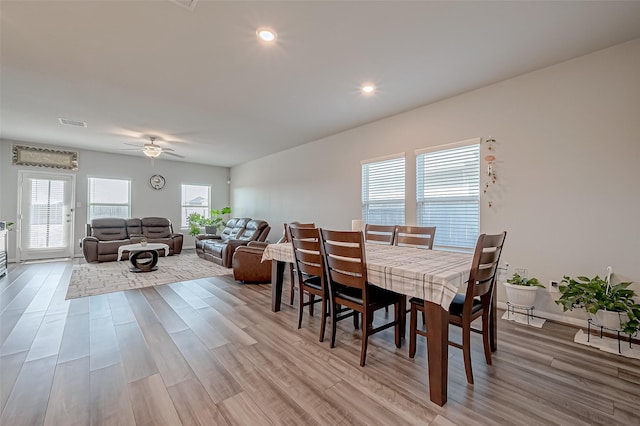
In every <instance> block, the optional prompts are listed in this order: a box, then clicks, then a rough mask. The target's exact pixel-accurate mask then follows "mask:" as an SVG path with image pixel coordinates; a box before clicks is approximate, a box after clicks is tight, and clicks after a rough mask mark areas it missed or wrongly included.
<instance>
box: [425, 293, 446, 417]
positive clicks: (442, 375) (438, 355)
mask: <svg viewBox="0 0 640 426" xmlns="http://www.w3.org/2000/svg"><path fill="white" fill-rule="evenodd" d="M424 310H425V315H426V316H427V318H426V322H427V324H426V325H427V336H429V338H427V362H428V363H429V399H431V401H432V402H435V403H436V404H438V405H439V406H441V407H442V406H443V405H444V404H446V403H447V380H448V376H449V312H448V311H446V310H445V309H443V308H442V306H440V305H439V304H436V303H433V302H427V301H426V300H425V302H424Z"/></svg>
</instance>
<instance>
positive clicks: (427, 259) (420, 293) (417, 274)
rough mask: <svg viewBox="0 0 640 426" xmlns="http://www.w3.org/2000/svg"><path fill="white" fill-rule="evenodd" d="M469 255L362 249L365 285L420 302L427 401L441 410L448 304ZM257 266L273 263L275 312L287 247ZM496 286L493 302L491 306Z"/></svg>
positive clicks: (464, 276) (493, 325)
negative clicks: (425, 357)
mask: <svg viewBox="0 0 640 426" xmlns="http://www.w3.org/2000/svg"><path fill="white" fill-rule="evenodd" d="M472 260H473V254H472V253H462V252H454V251H444V250H425V249H420V248H414V247H402V246H393V245H381V244H373V243H366V244H365V261H366V265H367V280H368V282H369V283H370V284H372V285H375V286H377V287H381V288H384V289H387V290H390V291H393V292H396V293H400V294H404V295H406V296H408V297H418V298H420V299H422V300H424V307H425V316H426V330H427V335H428V336H429V338H428V339H427V360H428V366H429V367H428V374H429V398H430V400H431V401H432V402H434V403H436V404H438V405H439V406H443V405H444V404H446V402H447V381H448V370H449V368H448V359H449V358H448V350H449V305H450V304H451V301H452V300H453V298H454V297H455V295H456V294H457V293H458V292H461V291H463V290H464V289H465V288H466V282H467V280H468V278H469V271H470V270H471V264H472ZM262 261H263V262H264V261H272V266H271V268H272V269H271V310H272V311H273V312H278V311H279V310H280V307H281V300H282V284H283V280H284V270H285V267H286V266H287V264H291V263H294V261H295V260H294V255H293V247H292V245H291V243H289V242H287V243H278V244H269V245H268V246H267V247H266V248H265V250H264V253H263V255H262ZM495 287H496V286H495V285H494V290H493V291H494V294H493V298H492V300H493V301H495ZM495 305H496V304H495V303H492V308H491V310H490V320H489V324H490V325H489V326H490V333H489V334H490V346H491V350H492V351H495V350H496V349H497V338H496V334H497V322H496V307H495Z"/></svg>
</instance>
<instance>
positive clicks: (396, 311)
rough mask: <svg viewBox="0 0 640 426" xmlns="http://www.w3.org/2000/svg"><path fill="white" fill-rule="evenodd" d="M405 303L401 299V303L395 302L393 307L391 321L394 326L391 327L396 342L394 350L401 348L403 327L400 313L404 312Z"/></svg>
mask: <svg viewBox="0 0 640 426" xmlns="http://www.w3.org/2000/svg"><path fill="white" fill-rule="evenodd" d="M405 305H406V301H405V300H404V299H402V303H401V302H397V303H395V304H394V305H393V317H394V318H393V320H394V322H395V323H396V325H395V326H394V327H393V329H394V332H395V333H394V334H395V340H396V348H401V347H402V338H403V337H404V332H402V327H403V326H404V320H403V319H402V317H403V315H402V313H403V312H404V311H405V309H406V308H405Z"/></svg>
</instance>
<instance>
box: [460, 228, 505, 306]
mask: <svg viewBox="0 0 640 426" xmlns="http://www.w3.org/2000/svg"><path fill="white" fill-rule="evenodd" d="M506 236H507V233H506V231H505V232H503V233H501V234H496V235H486V234H482V235H480V236H479V237H478V242H477V243H476V248H475V252H474V254H473V262H472V265H471V272H470V273H469V282H468V284H467V295H466V298H465V306H464V307H463V310H469V312H471V308H472V304H473V297H475V296H484V295H487V294H489V297H490V293H491V292H492V290H493V286H494V285H495V280H496V275H497V271H498V262H500V255H501V254H502V247H503V245H504V240H505V238H506Z"/></svg>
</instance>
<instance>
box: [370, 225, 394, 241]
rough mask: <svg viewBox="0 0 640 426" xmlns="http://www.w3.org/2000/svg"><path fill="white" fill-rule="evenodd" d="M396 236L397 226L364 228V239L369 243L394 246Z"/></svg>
mask: <svg viewBox="0 0 640 426" xmlns="http://www.w3.org/2000/svg"><path fill="white" fill-rule="evenodd" d="M395 234H396V227H395V225H371V224H368V223H367V225H366V226H365V228H364V239H365V241H366V242H368V243H376V244H388V245H392V244H393V240H394V238H395Z"/></svg>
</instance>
